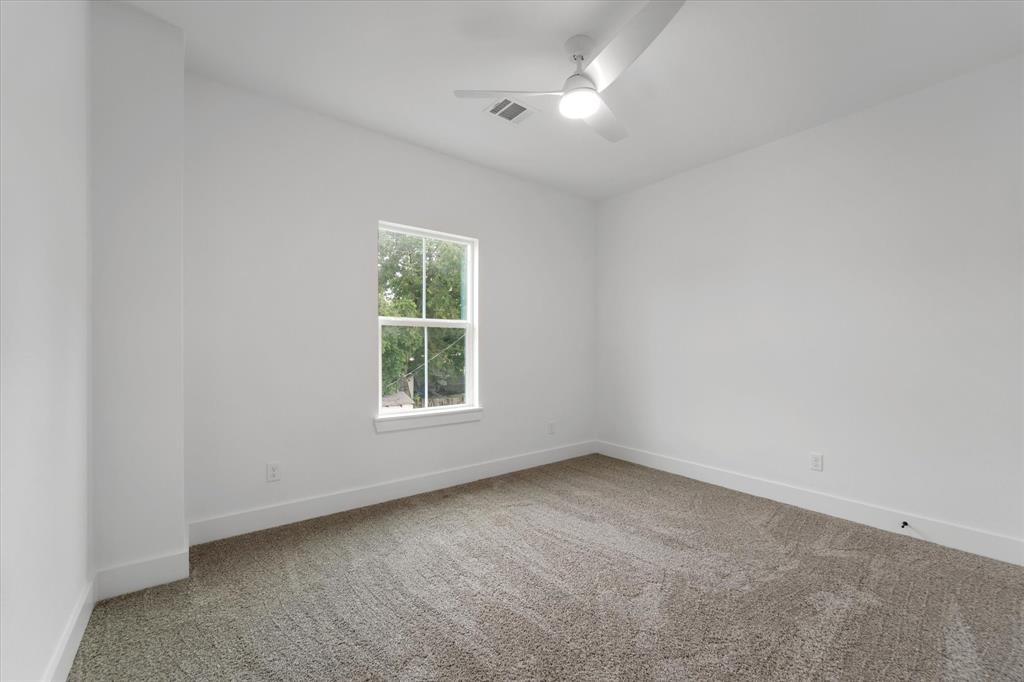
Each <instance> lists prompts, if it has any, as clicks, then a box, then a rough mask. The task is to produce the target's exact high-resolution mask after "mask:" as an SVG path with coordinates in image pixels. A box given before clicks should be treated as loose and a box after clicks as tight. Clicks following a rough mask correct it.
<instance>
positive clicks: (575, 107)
mask: <svg viewBox="0 0 1024 682" xmlns="http://www.w3.org/2000/svg"><path fill="white" fill-rule="evenodd" d="M600 106H601V96H600V95H598V94H597V91H596V90H594V89H593V88H576V89H575V90H570V91H568V92H567V93H565V94H564V95H562V99H561V100H560V101H559V102H558V113H560V114H561V115H562V116H565V117H566V118H586V117H587V116H590V115H591V114H593V113H594V112H595V111H597V108H598V107H600Z"/></svg>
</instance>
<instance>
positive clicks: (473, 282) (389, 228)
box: [374, 221, 483, 432]
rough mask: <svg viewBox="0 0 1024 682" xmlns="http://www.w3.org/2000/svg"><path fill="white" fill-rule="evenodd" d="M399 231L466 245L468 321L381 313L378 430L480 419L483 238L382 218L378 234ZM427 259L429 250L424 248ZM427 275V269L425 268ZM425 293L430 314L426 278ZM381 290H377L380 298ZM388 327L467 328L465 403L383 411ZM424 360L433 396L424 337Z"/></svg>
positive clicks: (426, 389)
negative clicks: (384, 343) (383, 353)
mask: <svg viewBox="0 0 1024 682" xmlns="http://www.w3.org/2000/svg"><path fill="white" fill-rule="evenodd" d="M381 231H384V232H396V233H398V234H404V235H409V236H412V237H420V238H421V239H439V240H442V241H447V242H453V243H455V244H459V245H462V246H465V247H466V277H465V280H464V283H463V286H465V287H466V314H465V315H466V319H464V320H437V319H431V318H427V317H386V316H381V315H378V316H377V415H376V417H375V418H374V424H375V426H376V429H377V431H378V432H385V431H397V430H404V429H414V428H421V427H426V426H439V425H442V424H457V423H460V422H468V421H477V420H479V419H481V418H482V417H483V408H482V407H481V406H480V392H479V372H478V368H479V363H478V356H479V353H478V348H479V341H478V337H479V325H478V323H477V299H478V291H479V287H478V267H479V265H478V264H479V258H480V256H479V251H480V248H479V247H480V245H479V241H478V240H477V239H475V238H474V237H465V236H462V235H458V234H451V233H448V232H438V231H436V230H428V229H424V228H422V227H412V226H410V225H401V224H398V223H391V222H386V221H380V222H379V223H378V225H377V234H378V236H379V235H380V232H381ZM423 253H424V255H423V257H424V259H426V250H425V249H424V252H423ZM423 272H424V275H426V268H424V270H423ZM423 287H424V292H423V296H422V297H421V298H422V314H423V315H424V316H425V315H426V306H427V301H426V277H424V280H423ZM379 296H380V291H379V290H378V291H377V298H375V300H379ZM385 326H396V327H423V328H424V334H426V329H427V328H428V327H446V328H458V329H465V330H466V401H465V403H464V404H462V405H443V406H441V407H421V408H419V409H415V410H409V411H407V412H389V413H384V412H383V407H384V405H383V397H384V396H383V385H382V383H383V380H384V378H383V373H384V371H383V366H382V362H381V350H382V348H381V335H382V333H383V329H384V327H385ZM423 349H424V353H423V362H424V365H425V366H424V368H423V371H424V397H425V399H429V398H428V396H429V391H430V385H429V381H430V379H429V376H430V366H429V362H430V359H429V357H428V351H429V348H428V345H427V344H426V339H425V338H424V345H423Z"/></svg>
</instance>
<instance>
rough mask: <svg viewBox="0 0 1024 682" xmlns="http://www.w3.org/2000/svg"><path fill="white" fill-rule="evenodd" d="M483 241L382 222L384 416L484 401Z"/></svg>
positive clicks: (380, 306)
mask: <svg viewBox="0 0 1024 682" xmlns="http://www.w3.org/2000/svg"><path fill="white" fill-rule="evenodd" d="M475 258H476V240H475V239H472V238H468V237H459V236H456V235H450V234H445V233H440V232H434V231H431V230H422V229H419V228H412V227H406V226H400V225H394V224H391V223H381V224H380V226H379V230H378V241H377V301H378V303H377V312H378V329H379V337H378V338H379V353H378V361H379V368H380V369H379V391H378V398H379V403H378V412H379V414H380V415H381V416H392V415H401V414H402V413H408V414H422V413H424V412H435V411H445V410H451V409H458V408H465V407H476V406H477V402H476V356H475V350H476V326H475V323H476V321H475V313H476V310H475V298H474V296H475V291H474V288H475V284H476V270H475V265H476V263H475Z"/></svg>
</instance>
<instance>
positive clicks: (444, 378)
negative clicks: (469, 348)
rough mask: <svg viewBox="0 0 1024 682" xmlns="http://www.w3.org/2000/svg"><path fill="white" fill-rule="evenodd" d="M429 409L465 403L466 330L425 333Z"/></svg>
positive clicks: (439, 330)
mask: <svg viewBox="0 0 1024 682" xmlns="http://www.w3.org/2000/svg"><path fill="white" fill-rule="evenodd" d="M427 353H428V355H427V357H428V358H429V362H428V363H427V370H428V371H427V375H428V378H429V380H428V381H427V386H428V390H429V391H430V397H429V406H430V407H440V406H442V405H464V404H465V403H466V330H465V329H449V328H438V327H431V328H430V329H428V330H427Z"/></svg>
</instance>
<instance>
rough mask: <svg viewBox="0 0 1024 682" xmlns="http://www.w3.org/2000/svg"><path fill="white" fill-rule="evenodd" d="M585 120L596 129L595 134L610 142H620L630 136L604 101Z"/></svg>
mask: <svg viewBox="0 0 1024 682" xmlns="http://www.w3.org/2000/svg"><path fill="white" fill-rule="evenodd" d="M583 120H584V121H586V122H587V125H588V126H590V127H591V128H593V129H594V132H596V133H597V134H598V135H600V136H601V137H603V138H604V139H606V140H608V141H609V142H618V141H619V140H621V139H623V138H625V137H626V136H627V135H628V134H629V133H628V132H627V131H626V126H624V125H622V124H621V123H619V119H617V118H615V114H613V113H612V110H611V109H609V108H608V105H607V104H605V103H604V100H603V99H602V100H601V106H599V107H598V108H597V111H595V112H594V113H592V114H591V115H590V116H587V117H586V118H585V119H583Z"/></svg>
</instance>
